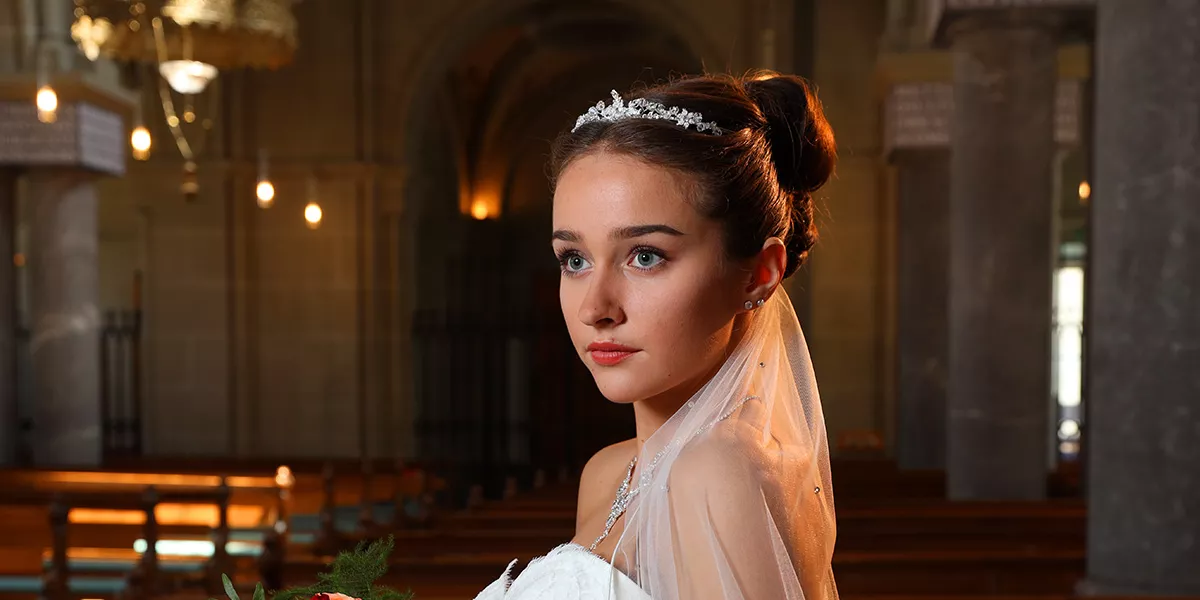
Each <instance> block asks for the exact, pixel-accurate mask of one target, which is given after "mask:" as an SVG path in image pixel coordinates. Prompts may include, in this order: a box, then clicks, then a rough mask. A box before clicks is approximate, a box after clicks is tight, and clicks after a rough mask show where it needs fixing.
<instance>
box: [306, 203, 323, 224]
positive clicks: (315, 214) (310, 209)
mask: <svg viewBox="0 0 1200 600" xmlns="http://www.w3.org/2000/svg"><path fill="white" fill-rule="evenodd" d="M321 216H322V215H321V207H320V206H319V205H317V203H316V202H312V201H309V203H308V206H305V207H304V220H305V221H307V222H308V228H309V229H316V228H317V227H319V226H320V225H321Z"/></svg>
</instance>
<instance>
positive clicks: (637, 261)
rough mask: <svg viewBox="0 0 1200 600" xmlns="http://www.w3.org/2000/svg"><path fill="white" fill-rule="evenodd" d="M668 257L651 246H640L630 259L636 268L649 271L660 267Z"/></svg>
mask: <svg viewBox="0 0 1200 600" xmlns="http://www.w3.org/2000/svg"><path fill="white" fill-rule="evenodd" d="M665 260H666V259H665V258H664V257H663V255H662V253H660V252H659V251H657V250H652V249H650V248H638V249H637V250H634V253H633V257H632V258H631V259H630V264H631V265H633V266H634V267H635V268H638V269H642V270H646V271H649V270H651V269H654V268H655V267H658V266H659V265H661V264H662V262H663V261H665Z"/></svg>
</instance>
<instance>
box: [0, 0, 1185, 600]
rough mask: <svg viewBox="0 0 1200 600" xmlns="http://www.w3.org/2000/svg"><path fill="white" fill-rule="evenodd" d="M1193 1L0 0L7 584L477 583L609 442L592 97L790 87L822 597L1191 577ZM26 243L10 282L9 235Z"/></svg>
mask: <svg viewBox="0 0 1200 600" xmlns="http://www.w3.org/2000/svg"><path fill="white" fill-rule="evenodd" d="M1198 23H1200V3H1198V2H1193V1H1189V0H1184V1H1173V2H1172V1H1169V0H1145V1H1135V0H1092V1H1088V0H1006V1H1001V0H940V1H939V0H686V1H685V0H649V1H644V2H633V1H628V0H598V1H593V2H578V1H568V0H442V1H440V2H432V3H431V2H418V1H415V0H300V1H296V0H0V255H3V256H4V260H0V467H2V468H3V470H0V600H9V599H11V600H16V599H26V598H34V597H45V598H49V599H50V600H66V599H68V598H71V599H85V598H86V599H101V598H103V599H109V598H130V599H133V600H141V599H143V598H146V599H148V598H156V597H166V596H171V597H179V598H184V597H187V598H197V599H202V598H208V597H211V596H215V595H218V594H221V593H222V592H221V587H220V579H219V576H220V573H222V572H224V573H229V574H231V575H233V576H234V580H235V581H236V583H237V584H238V586H239V588H245V589H247V590H249V589H252V587H253V584H254V582H256V581H259V580H262V581H264V582H265V583H267V585H268V587H271V588H277V587H279V586H282V585H293V584H298V583H304V582H306V581H309V580H311V578H312V577H313V576H314V574H315V573H316V572H317V571H319V570H320V569H321V568H322V565H323V564H324V563H325V562H326V561H327V560H328V558H329V557H331V556H332V555H333V554H334V553H336V552H337V551H338V550H341V549H346V548H350V547H353V545H354V544H355V543H356V542H357V541H359V540H364V539H376V538H379V537H381V536H384V535H388V534H391V535H394V536H395V537H396V544H397V546H396V550H395V554H394V556H393V567H392V570H391V572H390V573H389V575H388V578H387V582H388V583H389V584H392V585H394V586H396V587H398V588H400V589H407V588H411V589H412V590H413V591H414V592H415V593H416V597H417V598H418V599H420V600H427V599H430V600H431V599H446V600H449V599H452V598H455V599H457V598H471V597H473V596H474V593H475V592H477V591H478V590H479V589H481V588H482V587H483V586H484V585H486V584H487V583H489V582H490V581H492V580H493V579H494V578H495V577H496V576H498V575H499V574H500V573H501V572H502V571H503V569H504V567H505V566H506V565H507V564H508V561H509V560H511V559H512V558H515V557H520V558H522V559H523V563H524V562H527V561H528V559H529V558H532V557H534V556H538V555H540V554H544V553H545V552H546V551H548V550H550V549H551V548H553V547H554V546H555V545H557V544H559V543H562V542H565V541H567V540H569V539H570V538H571V536H572V534H573V530H574V522H575V519H574V517H575V510H574V507H575V494H576V491H577V485H578V475H579V470H580V468H581V467H582V465H583V464H584V462H586V460H587V459H588V458H589V457H590V456H591V454H592V453H593V452H595V451H596V450H597V449H599V448H601V447H603V446H605V445H607V444H610V443H613V442H615V441H618V440H621V439H625V438H628V437H630V435H631V434H632V432H633V425H632V414H631V413H630V412H629V411H628V410H627V409H623V408H622V407H619V406H615V405H612V404H610V403H608V402H607V401H606V400H605V399H604V398H603V397H602V396H600V394H599V392H598V391H597V390H596V388H595V385H594V383H593V382H592V379H591V376H590V374H589V373H588V371H587V369H586V368H585V367H584V366H583V365H582V364H580V362H579V360H578V358H577V357H576V354H575V352H574V350H573V349H572V347H571V345H570V341H569V339H568V337H567V334H566V329H565V326H564V325H563V322H562V313H561V311H560V309H559V306H558V297H557V286H558V278H559V273H558V266H557V264H556V262H555V260H554V257H553V255H552V253H551V252H550V249H549V245H548V244H547V238H548V232H549V224H550V192H549V188H548V185H547V179H546V169H545V161H546V158H547V155H548V149H549V141H550V140H552V139H553V138H554V136H555V135H556V133H557V132H559V131H560V130H562V129H563V128H564V127H566V126H568V125H570V124H571V123H572V122H573V120H574V118H575V116H576V115H577V114H579V113H580V112H581V111H582V110H584V109H585V108H586V107H587V106H589V105H592V104H594V103H595V102H596V101H597V100H601V99H604V98H606V97H607V94H608V91H609V90H610V89H614V88H615V89H617V90H621V91H623V90H627V89H630V88H631V87H636V86H637V85H638V84H639V82H640V83H643V84H649V83H653V82H655V81H659V80H663V79H665V78H668V77H671V76H675V75H679V74H686V73H698V72H703V71H712V72H717V71H722V72H732V73H742V72H746V71H748V70H750V69H773V70H778V71H782V72H787V73H797V74H800V75H802V76H804V77H807V78H809V79H811V80H812V81H814V82H815V83H816V85H817V86H818V88H819V94H820V97H821V100H822V101H823V103H824V107H825V111H826V115H827V116H828V118H829V121H830V123H831V124H832V126H833V128H834V131H835V133H836V135H837V139H838V142H839V146H840V148H839V150H840V158H839V165H838V170H837V175H836V177H835V179H834V180H833V181H832V182H831V183H830V184H829V185H828V186H826V187H825V188H824V189H823V190H822V191H821V192H820V194H819V206H820V215H819V223H818V226H819V228H820V230H821V232H822V239H821V242H820V244H819V245H818V247H817V248H816V250H815V251H814V253H813V255H812V259H811V262H810V263H809V264H808V265H807V266H806V267H805V268H803V269H802V270H801V271H800V272H798V274H797V275H796V276H795V277H794V278H792V279H791V280H789V282H788V283H787V285H788V288H789V294H790V295H791V297H792V298H793V299H794V301H795V303H796V309H797V313H798V314H799V316H800V319H801V322H802V324H803V326H804V328H805V331H806V335H807V339H808V342H809V344H810V347H811V351H812V355H813V359H814V362H815V365H816V372H817V376H818V381H819V382H820V386H821V394H822V398H823V404H824V411H825V416H826V421H827V426H828V430H829V437H830V446H831V450H832V453H833V463H834V464H833V472H834V487H835V489H836V494H837V502H838V516H839V525H840V527H839V534H840V535H839V540H838V545H837V552H836V554H835V558H834V570H835V573H836V576H837V579H838V582H839V588H840V591H841V594H842V597H843V598H846V599H847V600H854V599H860V598H861V599H867V598H871V599H879V600H883V599H887V600H901V599H911V598H926V597H928V598H940V599H943V600H948V599H949V598H972V599H977V600H984V599H986V598H1006V599H1022V600H1034V599H1037V600H1045V599H1048V598H1068V597H1074V596H1088V595H1094V596H1108V597H1145V596H1152V595H1154V596H1176V597H1185V596H1200V451H1197V447H1198V446H1197V444H1196V443H1195V442H1196V440H1197V439H1200V375H1198V373H1200V354H1198V348H1200V341H1198V340H1200V311H1197V310H1196V308H1195V307H1196V306H1197V305H1198V303H1200V258H1198V257H1200V201H1198V199H1200V144H1198V143H1197V140H1198V139H1200V85H1198V83H1197V82H1200V67H1198V65H1200V60H1198V59H1197V54H1196V52H1197V49H1196V48H1197V46H1196V40H1198V39H1200V25H1198ZM9 255H11V256H12V260H11V261H9V260H8V259H7V256H9Z"/></svg>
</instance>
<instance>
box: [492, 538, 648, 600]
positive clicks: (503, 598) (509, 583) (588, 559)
mask: <svg viewBox="0 0 1200 600" xmlns="http://www.w3.org/2000/svg"><path fill="white" fill-rule="evenodd" d="M516 564H517V561H515V560H514V561H512V562H511V563H509V564H508V569H507V570H505V571H504V575H502V576H501V577H500V579H497V580H496V581H494V582H492V584H491V585H489V586H487V587H486V588H484V590H483V591H482V592H480V593H479V595H478V596H476V597H475V600H650V595H649V594H647V593H646V592H645V591H643V590H642V588H640V587H638V584H636V583H634V582H633V580H632V579H630V578H629V577H628V576H627V575H625V574H624V573H622V572H621V571H620V570H618V569H614V568H613V567H612V565H610V564H608V562H607V561H605V560H604V559H603V558H600V557H599V556H596V555H595V554H592V553H591V552H590V551H588V549H587V548H584V547H583V546H580V545H579V544H575V543H570V544H563V545H561V546H559V547H557V548H555V549H554V550H552V551H550V553H549V554H547V555H546V556H543V557H541V558H537V559H534V560H533V561H532V562H530V563H529V566H528V567H525V570H524V571H522V572H521V574H520V575H519V576H517V578H516V579H510V577H509V573H511V572H512V568H513V566H515V565H516Z"/></svg>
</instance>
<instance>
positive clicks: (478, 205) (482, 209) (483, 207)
mask: <svg viewBox="0 0 1200 600" xmlns="http://www.w3.org/2000/svg"><path fill="white" fill-rule="evenodd" d="M471 216H472V217H475V218H476V219H478V220H480V221H482V220H484V219H486V218H488V207H487V203H485V202H484V201H483V200H476V201H474V202H472V203H471Z"/></svg>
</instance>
